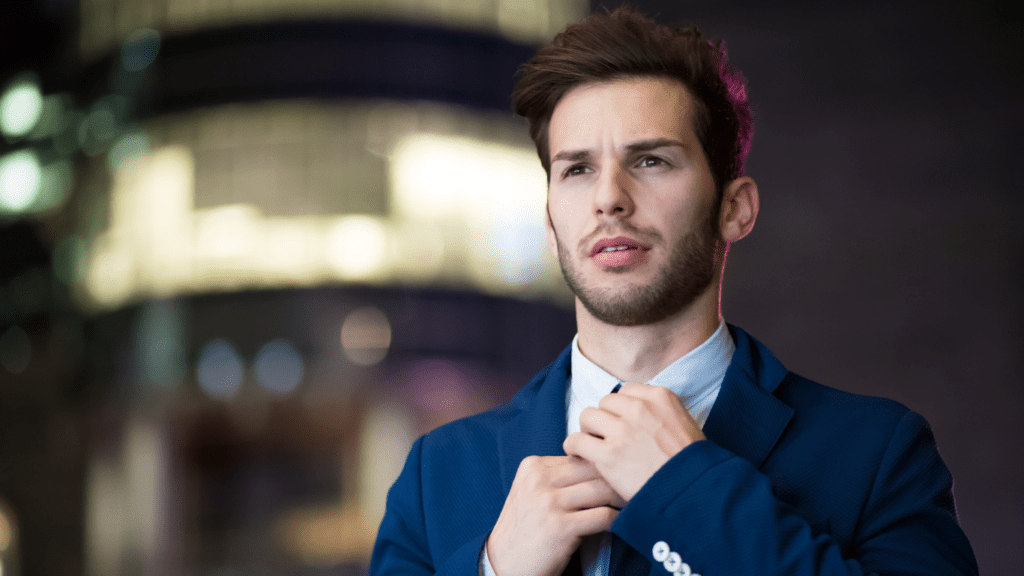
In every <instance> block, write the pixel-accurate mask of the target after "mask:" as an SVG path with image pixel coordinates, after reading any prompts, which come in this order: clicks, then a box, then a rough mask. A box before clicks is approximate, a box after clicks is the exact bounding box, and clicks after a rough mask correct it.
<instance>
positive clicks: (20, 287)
mask: <svg viewBox="0 0 1024 576" xmlns="http://www.w3.org/2000/svg"><path fill="white" fill-rule="evenodd" d="M633 4H634V5H635V6H637V7H639V8H640V9H641V10H644V11H646V12H648V13H650V14H653V15H657V16H658V17H659V18H660V19H661V20H662V21H664V22H668V23H679V22H681V21H693V22H695V23H697V24H699V25H700V26H701V27H702V28H704V29H705V30H706V31H707V32H709V33H710V34H712V35H715V36H719V37H722V38H724V39H726V41H727V46H728V49H729V53H730V57H731V59H732V60H733V61H734V62H735V63H736V64H737V65H738V66H739V67H740V68H741V69H742V70H743V71H744V73H745V75H746V77H747V79H748V80H749V82H750V88H749V94H750V98H751V100H752V102H753V105H754V110H755V115H756V118H757V123H756V135H755V138H754V145H753V149H752V153H751V156H750V160H749V163H748V173H749V174H751V175H752V176H754V178H756V179H757V181H758V183H759V185H760V188H761V194H762V209H761V214H760V219H759V222H758V225H757V228H756V230H755V232H754V234H753V235H752V236H751V237H750V238H749V239H747V240H745V241H743V242H741V243H739V244H737V245H736V246H734V248H733V250H732V251H731V253H730V259H729V267H728V271H727V273H726V277H727V281H726V285H725V290H724V296H723V302H724V304H723V310H724V313H725V316H726V318H727V320H729V321H730V322H732V323H734V324H737V325H740V326H742V327H744V328H745V329H747V330H748V331H750V332H751V333H752V334H753V335H755V336H756V337H758V338H759V339H761V340H762V341H763V342H765V343H766V344H767V345H768V346H769V347H771V348H772V349H773V351H774V352H775V353H776V355H778V356H779V358H780V359H782V361H783V362H784V363H786V365H787V366H788V367H789V368H790V369H792V370H794V371H797V372H799V373H801V374H803V375H805V376H808V377H810V378H813V379H816V380H819V381H821V382H823V383H825V384H828V385H831V386H834V387H837V388H840V389H843V390H849V391H853V392H858V393H864V394H872V395H880V396H887V397H890V398H895V399H897V400H899V401H901V402H903V403H905V404H907V405H908V406H910V407H911V408H912V409H914V410H916V411H918V412H920V413H922V414H923V415H924V416H925V417H926V418H927V419H928V420H929V421H930V422H931V424H932V426H933V428H934V430H935V434H936V437H937V438H938V442H939V446H940V449H941V451H942V455H943V457H944V459H945V460H946V462H947V464H948V465H949V467H950V468H951V470H952V472H953V474H954V477H955V479H956V485H955V493H956V498H957V504H958V511H959V516H960V521H961V524H962V525H963V527H964V529H965V530H966V532H967V534H968V536H969V537H970V539H971V542H972V544H973V546H974V549H975V552H976V554H977V556H978V560H979V563H980V565H981V569H982V573H983V574H993V575H995V574H1018V575H1019V574H1022V572H1021V567H1022V566H1024V449H1022V448H1021V446H1022V444H1024V419H1022V418H1021V417H1020V413H1021V410H1022V409H1024V385H1022V384H1024V378H1022V376H1021V374H1022V372H1024V361H1022V358H1024V354H1022V351H1024V346H1022V344H1024V342H1022V340H1024V334H1022V330H1021V321H1022V320H1024V318H1022V307H1021V294H1022V288H1024V274H1022V270H1024V268H1022V266H1021V264H1022V260H1024V259H1022V256H1024V228H1022V226H1021V225H1020V223H1019V219H1020V216H1019V215H1020V213H1021V208H1022V204H1024V201H1022V195H1021V193H1022V189H1024V176H1022V173H1021V156H1022V152H1024V130H1022V128H1024V110H1022V103H1024V99H1022V96H1024V85H1022V84H1024V81H1022V75H1021V70H1024V62H1022V60H1024V58H1022V55H1024V51H1022V49H1021V42H1020V40H1021V38H1022V37H1024V34H1022V32H1024V27H1022V19H1021V11H1020V9H1019V8H1018V7H1017V6H1016V5H1015V4H1012V3H1009V2H991V1H988V2H986V1H981V2H973V3H970V4H967V3H960V2H944V1H939V2H903V3H895V4H894V3H891V2H880V1H872V0H865V1H857V2H854V1H852V0H848V1H836V2H827V3H821V2H807V1H785V0H783V1H777V2H771V3H765V2H757V1H754V0H735V1H732V0H722V1H716V2H693V1H682V0H676V1H669V0H646V1H637V2H634V3H633ZM614 5H615V4H611V3H609V4H608V6H610V7H614ZM602 6H604V5H603V4H595V5H591V4H590V3H588V2H587V1H586V0H472V1H470V0H467V1H464V2H456V1H453V0H3V1H2V3H0V134H2V137H0V574H2V575H3V576H9V575H18V574H26V575H31V574H46V575H89V576H107V575H143V574H144V575H176V574H200V575H209V576H242V575H260V574H275V575H276V574H295V575H321V574H323V575H327V574H331V575H335V574H340V575H349V574H365V572H366V568H367V565H368V561H369V554H370V550H371V546H372V543H373V540H374V537H375V534H376V528H377V524H378V523H379V521H380V518H381V516H382V514H383V506H384V498H385V495H386V491H387V489H388V487H389V486H390V484H391V482H392V481H393V479H394V477H395V476H396V475H397V473H398V470H399V469H400V467H401V465H402V463H403V461H404V458H405V455H406V452H407V450H408V447H409V445H410V444H411V442H412V440H413V439H414V438H416V437H417V436H418V435H420V434H422V433H424V432H427V431H429V430H431V429H432V428H434V427H436V426H438V425H440V424H443V423H445V422H448V421H450V420H452V419H455V418H459V417H462V416H465V415H468V414H472V413H475V412H478V411H481V410H484V409H487V408H489V407H491V406H493V405H495V404H497V403H499V402H502V401H504V400H506V399H508V398H509V397H510V396H511V395H512V394H513V393H514V392H515V390H517V389H518V388H519V387H521V386H522V385H523V384H525V382H526V381H527V380H528V379H529V377H530V376H531V375H532V374H533V373H534V372H535V371H536V370H537V369H539V368H540V367H541V366H543V365H545V364H547V363H548V362H550V361H551V360H553V359H554V357H555V356H556V355H557V354H558V352H559V351H560V350H561V349H562V348H563V347H564V346H565V345H567V344H568V342H569V341H570V339H571V337H572V335H573V334H574V332H575V326H574V319H573V314H572V311H571V307H570V305H571V298H570V297H569V295H568V292H567V290H566V289H565V288H564V286H563V284H562V281H561V277H560V274H559V273H558V270H557V265H556V264H555V263H554V262H553V261H552V259H551V258H550V257H549V256H548V255H547V251H546V249H545V239H544V234H543V210H544V200H545V183H544V174H543V171H542V170H541V168H540V165H539V163H538V161H537V160H536V157H535V153H534V151H533V146H532V143H531V142H530V141H529V139H528V137H527V134H526V128H525V123H524V122H522V121H521V120H520V119H517V118H515V117H514V116H513V115H512V113H511V112H510V106H509V94H510V92H511V89H512V84H513V75H514V73H515V70H516V67H517V66H518V65H519V64H520V63H522V62H523V61H525V60H527V59H528V58H529V57H530V56H531V55H532V53H533V51H534V49H535V48H536V46H537V45H538V44H539V43H541V42H544V41H547V40H549V39H550V38H551V37H552V36H553V35H554V34H555V33H556V32H557V31H558V30H560V29H561V28H562V27H563V26H564V25H565V24H566V23H568V22H570V21H573V20H576V19H579V18H581V17H583V16H584V15H586V14H587V13H588V12H589V11H590V10H593V9H601V8H602Z"/></svg>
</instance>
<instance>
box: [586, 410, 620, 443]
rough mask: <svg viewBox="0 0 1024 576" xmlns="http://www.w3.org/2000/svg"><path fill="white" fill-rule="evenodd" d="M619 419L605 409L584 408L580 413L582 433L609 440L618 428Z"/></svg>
mask: <svg viewBox="0 0 1024 576" xmlns="http://www.w3.org/2000/svg"><path fill="white" fill-rule="evenodd" d="M617 421H618V417H617V416H616V415H615V414H612V413H611V412H608V411H607V410H604V409H603V408H584V409H583V411H582V412H580V432H585V433H587V434H590V435H591V436H597V437H598V438H607V437H608V434H610V433H613V432H614V431H615V430H616V428H617Z"/></svg>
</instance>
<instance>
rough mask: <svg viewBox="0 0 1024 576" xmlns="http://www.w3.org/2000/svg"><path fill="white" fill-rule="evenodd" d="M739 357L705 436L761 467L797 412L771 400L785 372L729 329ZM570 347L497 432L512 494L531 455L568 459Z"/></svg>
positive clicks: (515, 401)
mask: <svg viewBox="0 0 1024 576" xmlns="http://www.w3.org/2000/svg"><path fill="white" fill-rule="evenodd" d="M729 330H730V331H731V332H732V337H733V340H734V341H735V343H736V351H735V352H734V353H733V356H732V362H731V363H730V364H729V369H728V370H727V371H726V373H725V379H724V380H723V381H722V389H721V391H719V393H718V399H717V400H715V405H714V407H713V408H712V409H711V413H710V414H709V415H708V420H707V422H706V423H705V424H704V434H705V435H707V437H708V439H709V440H711V441H712V442H714V443H715V444H718V445H719V446H721V447H722V448H725V449H726V450H729V451H730V452H732V453H734V454H736V455H737V456H740V457H742V458H744V459H746V460H748V461H750V462H751V463H752V464H754V466H756V467H760V466H761V464H762V463H763V462H764V460H765V458H767V456H768V454H769V452H771V450H772V448H773V447H774V446H775V444H776V442H778V440H779V437H780V436H781V435H782V431H783V430H784V429H785V428H786V425H787V424H788V423H789V420H790V418H792V416H793V409H792V408H790V407H789V406H787V405H785V404H784V403H783V402H782V401H781V400H779V399H778V398H776V397H775V396H773V395H772V393H773V392H774V391H775V389H776V388H777V387H778V386H779V384H780V383H781V382H782V380H783V378H785V377H786V374H787V371H786V367H785V366H783V365H782V362H780V361H779V360H778V359H777V358H775V356H774V355H773V354H772V353H771V351H769V350H768V348H766V347H765V346H764V344H761V343H760V342H758V341H757V340H755V339H754V338H753V337H751V336H750V335H749V334H747V333H746V332H744V331H743V330H742V329H740V328H738V327H736V326H732V325H729ZM571 349H572V347H571V346H570V347H567V348H566V349H565V350H563V351H562V353H561V354H560V355H559V356H558V359H557V360H555V362H554V363H553V364H551V366H550V368H549V369H548V370H547V371H543V370H542V371H541V373H540V374H538V375H537V376H535V377H534V378H533V380H531V381H530V383H529V384H527V385H526V386H525V387H524V388H523V389H522V390H520V391H519V392H518V393H516V395H515V396H514V397H513V398H512V402H511V403H512V406H513V409H514V410H516V411H517V413H516V414H514V415H513V416H512V418H511V419H509V420H508V421H507V422H506V423H505V424H504V425H503V426H502V427H501V429H500V430H499V432H498V453H499V456H500V458H501V479H502V484H503V486H504V488H505V492H506V493H507V492H508V491H509V490H510V489H511V487H512V480H513V479H515V476H516V471H517V470H518V469H519V463H520V462H521V461H522V460H523V458H526V457H527V456H530V455H536V456H565V451H564V450H562V442H564V441H565V423H566V422H565V410H566V406H565V392H566V384H567V381H568V378H569V375H570V371H571V362H570V352H571Z"/></svg>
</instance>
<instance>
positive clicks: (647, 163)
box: [636, 156, 667, 168]
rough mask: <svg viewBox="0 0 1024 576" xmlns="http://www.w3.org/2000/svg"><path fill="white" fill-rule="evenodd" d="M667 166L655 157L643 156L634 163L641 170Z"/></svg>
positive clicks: (661, 159)
mask: <svg viewBox="0 0 1024 576" xmlns="http://www.w3.org/2000/svg"><path fill="white" fill-rule="evenodd" d="M665 164H667V163H666V162H665V160H664V159H663V158H659V157H657V156H644V157H643V158H641V159H640V161H639V162H637V163H636V165H637V166H639V167H641V168H652V167H654V166H664V165H665Z"/></svg>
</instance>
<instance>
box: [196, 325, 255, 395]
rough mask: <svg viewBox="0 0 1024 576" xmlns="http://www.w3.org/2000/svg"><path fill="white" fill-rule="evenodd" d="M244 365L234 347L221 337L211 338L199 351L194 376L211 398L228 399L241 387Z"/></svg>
mask: <svg viewBox="0 0 1024 576" xmlns="http://www.w3.org/2000/svg"><path fill="white" fill-rule="evenodd" d="M243 374H244V367H243V365H242V357H241V356H239V354H238V352H237V351H236V350H235V347H234V346H232V345H231V343H229V342H228V341H227V340H224V339H223V338H217V339H214V340H211V341H209V342H207V343H206V345H205V346H203V349H202V352H200V353H199V364H198V366H197V368H196V378H197V379H198V380H199V387H200V388H202V389H203V391H204V392H206V393H207V394H208V395H209V396H210V397H211V398H215V399H219V400H228V399H231V398H233V397H234V396H235V395H236V394H238V390H239V389H240V388H241V387H242V376H243Z"/></svg>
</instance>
